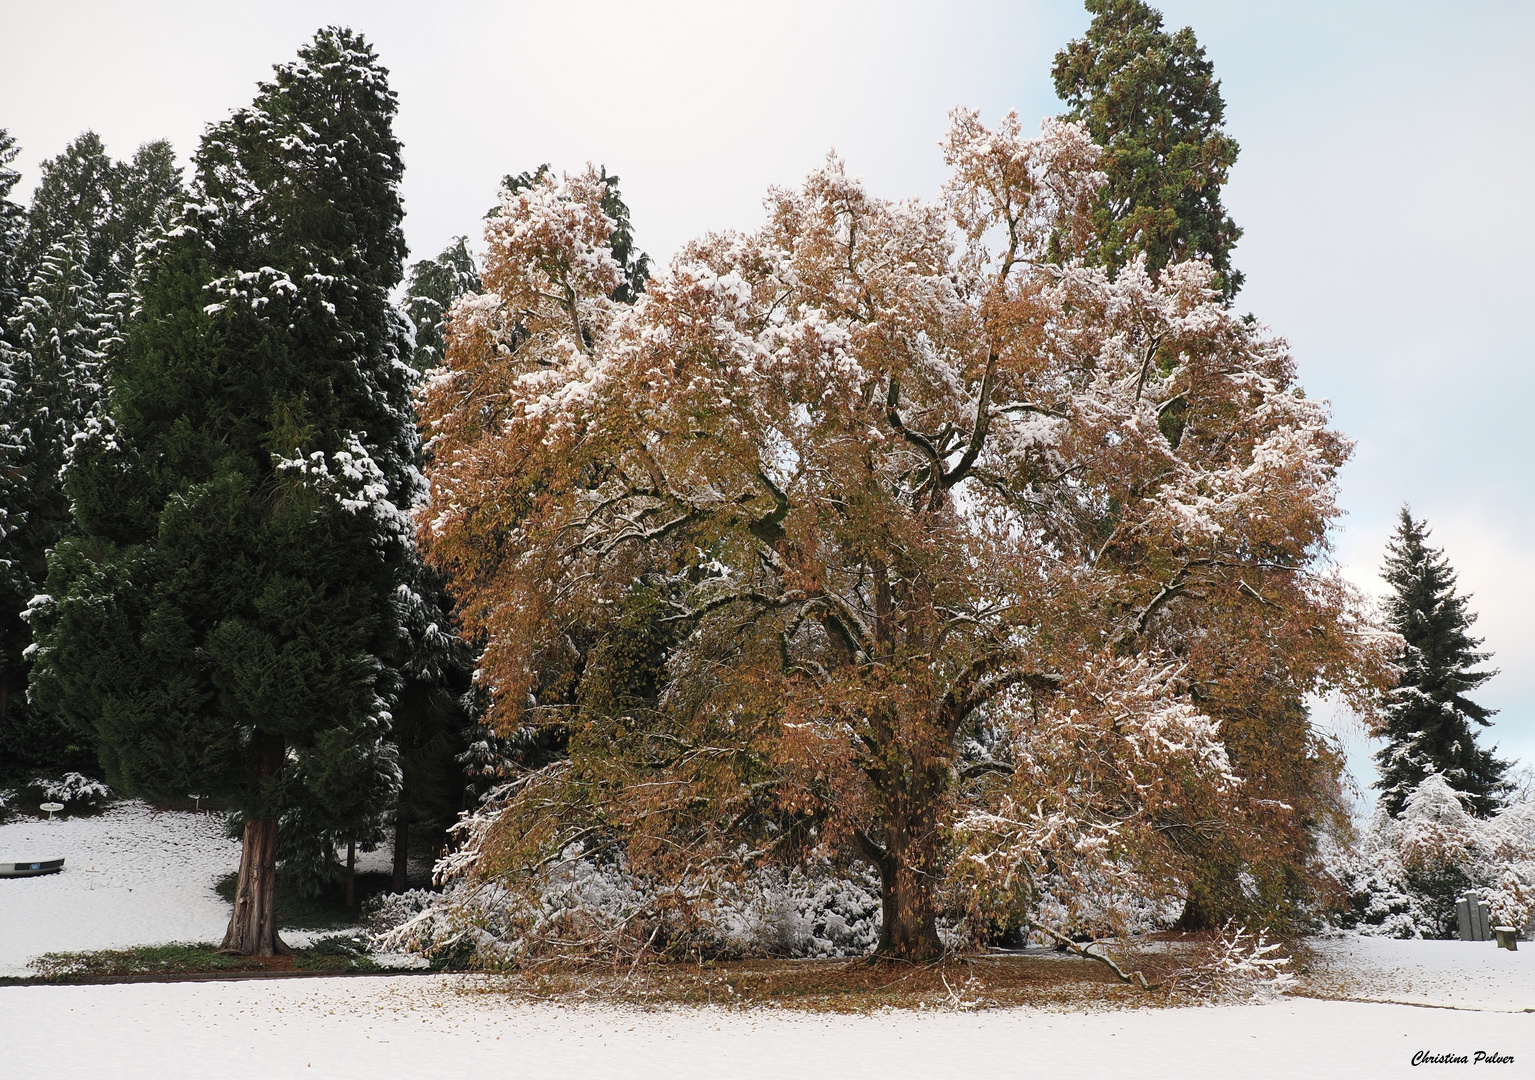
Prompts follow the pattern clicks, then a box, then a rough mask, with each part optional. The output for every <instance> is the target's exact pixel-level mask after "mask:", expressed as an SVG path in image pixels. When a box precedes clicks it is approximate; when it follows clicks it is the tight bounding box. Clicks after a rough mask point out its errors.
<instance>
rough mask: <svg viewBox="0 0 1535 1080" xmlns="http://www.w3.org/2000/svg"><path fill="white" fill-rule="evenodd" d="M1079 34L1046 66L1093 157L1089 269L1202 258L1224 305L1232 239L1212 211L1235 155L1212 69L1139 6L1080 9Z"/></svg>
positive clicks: (1238, 279)
mask: <svg viewBox="0 0 1535 1080" xmlns="http://www.w3.org/2000/svg"><path fill="white" fill-rule="evenodd" d="M1086 4H1087V10H1088V11H1089V12H1091V13H1092V15H1093V21H1092V24H1091V25H1090V26H1089V27H1088V30H1087V33H1086V35H1084V36H1083V37H1082V38H1080V39H1079V40H1076V41H1072V42H1070V43H1069V44H1068V45H1067V46H1066V47H1065V48H1064V49H1062V50H1061V51H1060V52H1058V53H1057V54H1056V56H1055V66H1054V68H1053V69H1052V74H1053V75H1054V78H1055V92H1056V94H1057V95H1058V96H1059V97H1060V99H1061V100H1062V101H1064V102H1065V103H1066V104H1067V105H1068V106H1069V108H1068V109H1067V112H1066V114H1065V117H1066V119H1069V120H1076V121H1080V122H1082V123H1083V124H1085V125H1086V126H1087V130H1088V132H1089V133H1090V134H1091V135H1092V137H1093V141H1094V142H1096V143H1098V144H1099V145H1101V146H1102V147H1103V148H1104V154H1103V157H1102V158H1101V159H1100V162H1099V167H1100V168H1101V169H1102V170H1103V171H1104V172H1105V173H1106V174H1107V175H1108V183H1107V184H1106V185H1104V187H1103V190H1102V191H1101V192H1100V196H1099V197H1100V200H1101V201H1100V203H1099V206H1098V209H1097V211H1096V213H1095V214H1094V226H1095V227H1096V229H1097V232H1098V240H1099V250H1098V253H1097V254H1098V258H1100V259H1101V260H1102V261H1103V263H1104V264H1105V265H1106V266H1108V267H1109V269H1110V270H1111V271H1112V270H1117V269H1119V267H1121V266H1123V265H1125V263H1127V262H1129V261H1130V260H1131V259H1133V258H1134V257H1135V256H1136V255H1137V254H1139V253H1142V252H1144V253H1145V255H1146V266H1147V269H1148V270H1151V271H1158V270H1161V269H1162V267H1164V266H1166V265H1167V264H1168V263H1170V262H1178V261H1181V260H1183V259H1187V258H1191V257H1194V256H1203V257H1205V258H1207V259H1209V260H1210V265H1211V266H1212V268H1214V269H1215V271H1216V272H1217V274H1218V275H1219V277H1218V278H1217V285H1218V287H1219V288H1220V289H1221V290H1222V292H1223V293H1224V295H1225V296H1226V298H1227V299H1228V300H1229V299H1230V298H1231V297H1233V296H1235V295H1236V292H1237V290H1238V289H1240V288H1241V287H1242V274H1241V273H1240V272H1239V271H1237V270H1235V269H1233V268H1232V266H1231V249H1232V247H1234V246H1235V244H1236V242H1237V239H1238V237H1240V236H1241V235H1242V230H1241V229H1239V228H1237V226H1236V224H1235V223H1234V222H1233V221H1232V220H1231V218H1230V216H1229V215H1227V213H1226V210H1225V207H1224V206H1222V205H1221V187H1222V185H1224V184H1225V183H1226V176H1227V173H1228V171H1229V170H1230V168H1231V166H1232V165H1233V164H1235V162H1236V159H1237V152H1238V149H1239V148H1238V146H1237V143H1236V141H1235V140H1234V139H1232V138H1231V137H1230V136H1228V135H1227V134H1226V132H1225V129H1224V117H1225V109H1226V105H1225V102H1224V101H1223V100H1222V98H1221V91H1220V82H1219V81H1218V80H1217V79H1216V78H1215V74H1214V71H1215V69H1214V65H1212V64H1211V63H1210V61H1208V60H1207V59H1205V51H1204V49H1203V48H1201V47H1200V45H1199V42H1198V40H1196V38H1195V37H1194V31H1193V30H1192V29H1190V28H1189V27H1184V28H1183V29H1182V30H1179V31H1178V32H1177V33H1176V34H1168V33H1167V32H1166V31H1165V30H1163V29H1162V15H1161V13H1160V12H1158V11H1156V10H1155V9H1153V8H1151V7H1149V6H1147V5H1146V4H1145V3H1143V2H1142V0H1086Z"/></svg>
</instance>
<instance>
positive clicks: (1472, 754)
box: [1374, 506, 1509, 817]
mask: <svg viewBox="0 0 1535 1080" xmlns="http://www.w3.org/2000/svg"><path fill="white" fill-rule="evenodd" d="M1428 539H1429V530H1428V523H1427V522H1426V521H1421V520H1414V519H1413V516H1412V511H1411V510H1410V509H1409V508H1408V507H1406V506H1404V507H1402V511H1401V514H1400V516H1399V517H1398V519H1397V526H1396V533H1395V534H1394V535H1393V536H1392V539H1391V543H1390V544H1389V546H1388V547H1387V548H1386V563H1385V568H1384V571H1383V573H1382V575H1381V576H1382V577H1384V578H1385V580H1386V583H1387V584H1389V585H1390V586H1391V595H1390V597H1389V598H1388V599H1387V601H1386V619H1387V624H1388V625H1389V626H1390V628H1391V629H1392V630H1395V631H1396V632H1397V633H1399V634H1401V635H1402V637H1403V639H1404V640H1405V641H1406V642H1407V651H1406V653H1405V654H1404V655H1403V657H1402V660H1401V664H1402V668H1403V672H1402V679H1401V682H1400V683H1399V684H1398V686H1397V688H1396V689H1395V690H1393V691H1392V692H1391V693H1390V695H1389V696H1388V698H1387V702H1386V706H1385V714H1386V723H1385V733H1384V734H1385V737H1386V745H1385V746H1383V747H1382V748H1381V749H1380V750H1378V751H1376V753H1375V762H1376V765H1377V766H1378V767H1379V769H1380V778H1379V779H1378V780H1376V782H1375V785H1374V786H1375V787H1376V788H1378V789H1379V790H1380V792H1381V801H1382V803H1383V804H1384V806H1385V808H1386V810H1387V811H1388V812H1389V813H1390V814H1392V815H1393V816H1395V815H1396V814H1399V813H1401V810H1402V807H1403V805H1404V804H1405V803H1406V801H1407V797H1408V796H1409V795H1411V794H1412V791H1413V789H1414V788H1416V787H1417V786H1418V784H1419V783H1421V782H1422V780H1423V778H1424V777H1425V776H1427V775H1429V774H1430V773H1439V774H1441V775H1442V776H1443V777H1444V778H1445V780H1446V781H1447V782H1448V783H1449V785H1450V787H1452V788H1454V789H1455V790H1456V791H1458V792H1461V793H1463V794H1464V795H1465V796H1466V800H1467V803H1468V805H1469V807H1470V808H1471V810H1472V812H1473V813H1475V814H1476V815H1478V816H1479V817H1487V816H1490V815H1491V814H1492V813H1493V812H1494V811H1496V810H1497V809H1498V808H1499V807H1500V806H1501V805H1502V796H1503V794H1504V793H1505V792H1507V791H1508V789H1509V785H1508V782H1507V781H1506V780H1505V779H1504V774H1505V773H1506V772H1507V771H1508V767H1509V763H1508V762H1506V761H1501V760H1499V759H1498V758H1497V756H1496V754H1495V752H1494V751H1495V750H1496V747H1494V748H1493V749H1492V750H1484V749H1482V748H1481V747H1480V746H1478V745H1477V741H1476V727H1487V726H1488V725H1489V724H1490V723H1491V718H1492V716H1493V715H1494V714H1495V712H1496V710H1495V709H1488V708H1485V707H1483V706H1481V705H1478V704H1477V703H1476V702H1474V701H1472V700H1471V699H1470V698H1469V697H1467V696H1466V695H1467V694H1469V693H1470V692H1471V691H1473V690H1475V689H1476V688H1477V687H1479V686H1481V685H1482V684H1484V683H1485V682H1487V680H1488V679H1490V678H1492V677H1493V676H1494V675H1496V674H1497V672H1496V671H1495V670H1477V668H1478V666H1479V665H1480V664H1482V663H1483V662H1485V661H1486V660H1488V659H1490V658H1491V654H1490V653H1486V652H1482V651H1481V645H1482V639H1481V638H1477V637H1472V636H1471V627H1472V624H1474V623H1475V622H1476V615H1475V613H1474V612H1472V611H1470V610H1469V609H1468V607H1467V603H1468V601H1469V600H1470V597H1467V596H1462V595H1460V594H1459V593H1457V592H1456V589H1455V584H1456V575H1455V571H1454V570H1453V569H1451V567H1450V562H1449V560H1448V559H1447V558H1446V557H1445V554H1444V551H1443V549H1441V548H1434V547H1430V546H1429V544H1428Z"/></svg>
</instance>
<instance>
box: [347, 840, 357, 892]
mask: <svg viewBox="0 0 1535 1080" xmlns="http://www.w3.org/2000/svg"><path fill="white" fill-rule="evenodd" d="M346 906H347V907H355V906H357V841H356V839H351V840H348V841H347V842H346Z"/></svg>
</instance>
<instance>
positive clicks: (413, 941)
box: [370, 849, 881, 968]
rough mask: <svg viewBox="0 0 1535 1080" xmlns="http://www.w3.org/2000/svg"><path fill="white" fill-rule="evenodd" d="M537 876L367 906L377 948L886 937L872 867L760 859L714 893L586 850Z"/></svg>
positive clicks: (709, 947)
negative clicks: (533, 887)
mask: <svg viewBox="0 0 1535 1080" xmlns="http://www.w3.org/2000/svg"><path fill="white" fill-rule="evenodd" d="M565 856H566V857H565V858H564V859H562V860H561V862H560V863H558V864H556V865H554V866H552V867H550V868H549V869H548V870H547V871H546V872H545V873H544V874H543V875H542V877H541V879H540V882H539V885H538V889H537V895H536V896H533V895H528V894H525V893H520V892H517V891H513V890H511V889H508V888H506V887H505V886H503V885H502V884H501V883H499V882H495V881H481V880H478V879H475V878H472V877H463V878H458V879H455V880H452V881H450V882H449V884H448V886H447V887H446V888H445V889H444V890H443V891H442V892H440V893H435V892H429V891H426V890H413V891H411V892H408V893H404V894H400V895H398V896H392V897H389V898H387V899H385V900H382V901H380V902H379V903H378V904H377V906H376V908H375V909H374V911H373V912H372V914H371V922H370V924H371V926H372V928H373V933H374V939H373V941H374V945H375V947H376V948H379V949H382V950H385V951H390V952H405V953H413V954H416V955H419V956H424V957H427V958H428V959H444V958H452V959H455V960H458V961H469V960H473V962H475V963H477V964H478V965H480V966H484V967H492V968H494V967H498V966H503V965H506V964H511V963H517V962H519V961H526V960H535V959H542V958H548V957H551V956H555V955H564V956H567V957H575V956H586V955H604V956H613V955H624V954H635V953H638V952H640V951H643V950H645V949H651V950H659V949H661V948H666V947H669V948H671V949H672V951H674V952H679V953H683V954H689V955H691V954H702V955H704V956H709V957H733V958H748V957H812V956H815V957H843V956H861V955H864V954H866V953H868V952H870V951H872V950H873V948H874V946H875V944H876V942H877V941H878V939H879V927H880V915H881V909H880V895H879V878H878V877H877V876H876V875H875V873H874V872H873V871H872V870H871V869H869V868H867V867H858V868H854V869H852V870H849V871H845V872H839V871H836V870H834V869H833V868H832V867H830V866H828V865H823V866H818V867H813V868H810V869H803V870H802V869H795V870H791V871H787V872H785V871H782V870H779V869H776V868H772V869H766V870H762V871H759V872H757V873H755V874H751V875H748V876H746V877H745V878H743V879H740V880H737V881H730V882H727V883H725V884H724V885H722V887H721V888H719V889H718V890H717V891H716V892H715V893H714V894H713V895H705V894H704V893H703V892H702V891H701V890H696V889H695V890H692V891H691V892H690V894H688V895H686V896H681V895H676V894H667V895H659V894H658V893H657V891H656V890H655V889H653V888H651V887H648V886H647V885H646V884H645V883H644V882H642V881H639V880H637V879H636V878H635V877H634V876H633V875H631V874H629V873H628V872H627V870H626V868H625V867H624V865H623V864H622V863H621V862H616V863H606V864H604V863H600V862H598V861H596V860H594V859H591V858H587V857H585V856H584V853H582V852H581V851H579V850H575V849H567V851H566V852H565Z"/></svg>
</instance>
